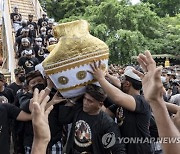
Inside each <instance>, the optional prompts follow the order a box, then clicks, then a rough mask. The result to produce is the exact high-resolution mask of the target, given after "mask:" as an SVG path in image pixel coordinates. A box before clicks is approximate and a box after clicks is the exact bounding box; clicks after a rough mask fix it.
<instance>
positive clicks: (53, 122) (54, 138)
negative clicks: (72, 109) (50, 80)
mask: <svg viewBox="0 0 180 154" xmlns="http://www.w3.org/2000/svg"><path fill="white" fill-rule="evenodd" d="M26 83H27V88H28V92H27V93H25V94H23V95H22V96H21V98H20V99H19V103H20V107H21V109H23V111H25V112H27V113H31V106H30V102H31V100H32V96H33V91H34V89H35V88H37V89H39V91H41V90H43V89H44V90H45V92H46V93H45V95H48V94H49V93H50V91H51V89H52V85H51V84H48V85H47V87H46V81H45V79H44V78H43V76H42V74H41V73H40V72H39V71H32V72H30V73H28V74H27V76H26ZM50 96H51V93H50ZM50 102H51V101H50ZM50 102H49V103H50ZM58 115H59V105H58V104H57V105H54V108H53V110H52V111H51V113H50V115H49V127H50V130H51V141H50V142H49V145H48V150H49V151H51V152H60V151H61V148H60V149H58V146H59V147H61V137H62V125H61V124H59V122H58ZM33 136H34V134H33V127H32V122H31V121H29V122H25V123H24V147H25V152H27V153H28V152H29V153H30V151H31V146H32V142H33ZM56 145H57V146H56ZM53 146H56V147H57V148H56V149H55V150H54V149H53V148H52V147H53Z"/></svg>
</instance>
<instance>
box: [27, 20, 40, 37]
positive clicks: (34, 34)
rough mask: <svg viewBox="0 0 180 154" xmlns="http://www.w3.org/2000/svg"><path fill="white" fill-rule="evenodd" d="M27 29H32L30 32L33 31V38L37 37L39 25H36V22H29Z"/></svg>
mask: <svg viewBox="0 0 180 154" xmlns="http://www.w3.org/2000/svg"><path fill="white" fill-rule="evenodd" d="M27 27H28V28H29V29H30V31H31V35H32V37H34V38H35V37H36V31H37V29H38V28H37V24H36V23H35V22H33V21H32V22H30V21H28V22H27Z"/></svg>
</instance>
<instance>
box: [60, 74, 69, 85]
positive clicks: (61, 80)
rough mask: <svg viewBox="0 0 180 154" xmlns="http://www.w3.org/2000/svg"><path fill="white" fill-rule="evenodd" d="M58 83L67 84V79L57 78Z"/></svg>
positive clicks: (63, 77)
mask: <svg viewBox="0 0 180 154" xmlns="http://www.w3.org/2000/svg"><path fill="white" fill-rule="evenodd" d="M58 81H59V83H60V84H62V85H65V84H67V83H68V81H69V79H68V78H67V77H65V76H60V77H59V78H58Z"/></svg>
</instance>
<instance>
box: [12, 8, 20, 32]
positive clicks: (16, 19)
mask: <svg viewBox="0 0 180 154" xmlns="http://www.w3.org/2000/svg"><path fill="white" fill-rule="evenodd" d="M11 20H12V24H13V27H14V30H15V32H16V31H17V30H18V29H19V28H21V20H22V16H21V14H20V13H19V12H18V8H17V7H16V6H15V7H14V12H13V13H11Z"/></svg>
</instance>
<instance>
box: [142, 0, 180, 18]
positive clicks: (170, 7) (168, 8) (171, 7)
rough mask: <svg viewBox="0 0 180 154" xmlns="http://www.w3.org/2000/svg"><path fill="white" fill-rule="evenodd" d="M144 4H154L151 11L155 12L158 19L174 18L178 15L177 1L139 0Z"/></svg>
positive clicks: (179, 9) (178, 2)
mask: <svg viewBox="0 0 180 154" xmlns="http://www.w3.org/2000/svg"><path fill="white" fill-rule="evenodd" d="M141 1H142V2H144V3H147V2H148V3H150V4H154V5H153V7H152V11H155V12H156V13H157V14H158V15H159V16H160V17H165V16H166V15H169V16H176V14H178V13H180V1H179V0H141Z"/></svg>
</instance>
